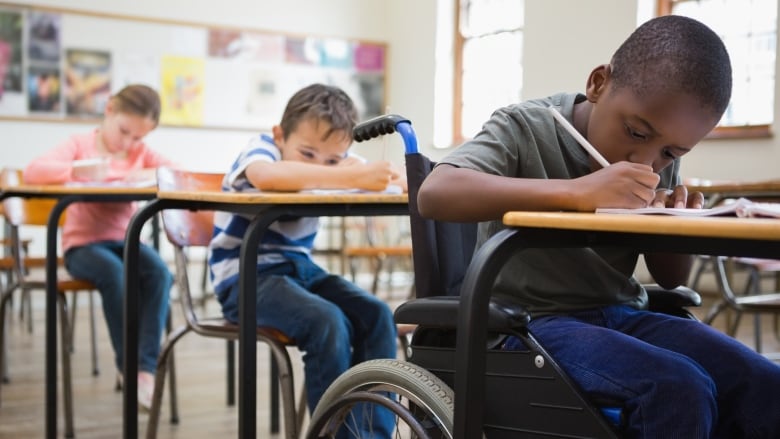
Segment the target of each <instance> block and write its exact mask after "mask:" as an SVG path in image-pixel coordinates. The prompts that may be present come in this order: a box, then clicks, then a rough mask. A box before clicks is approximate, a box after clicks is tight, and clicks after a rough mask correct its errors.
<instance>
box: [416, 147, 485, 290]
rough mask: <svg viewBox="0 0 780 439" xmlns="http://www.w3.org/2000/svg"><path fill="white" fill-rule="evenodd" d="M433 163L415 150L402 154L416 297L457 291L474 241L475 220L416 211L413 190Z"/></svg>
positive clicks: (472, 249) (426, 174) (474, 244)
mask: <svg viewBox="0 0 780 439" xmlns="http://www.w3.org/2000/svg"><path fill="white" fill-rule="evenodd" d="M434 166H435V163H434V162H431V161H430V159H428V157H426V156H424V155H423V154H420V153H419V152H415V153H407V154H406V178H407V184H408V187H409V221H410V225H411V234H412V258H413V263H414V273H415V276H414V286H415V290H416V292H417V297H429V296H457V295H460V285H461V283H462V282H463V276H464V274H465V273H466V268H467V267H468V265H469V263H470V262H471V257H472V256H473V254H474V247H475V246H476V242H477V224H476V223H453V222H445V221H434V220H431V219H428V218H423V217H422V216H421V215H420V210H419V208H418V205H417V194H418V192H419V190H420V185H422V182H423V180H425V177H427V176H428V174H429V173H430V172H431V170H432V169H433V167H434Z"/></svg>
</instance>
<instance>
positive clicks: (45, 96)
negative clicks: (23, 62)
mask: <svg viewBox="0 0 780 439" xmlns="http://www.w3.org/2000/svg"><path fill="white" fill-rule="evenodd" d="M28 17H29V18H28V20H29V22H28V26H27V29H28V33H27V109H28V110H29V111H30V113H60V114H61V113H62V80H61V76H60V74H61V69H60V47H61V23H62V16H61V15H60V14H54V13H49V12H37V11H31V12H30V13H29V15H28Z"/></svg>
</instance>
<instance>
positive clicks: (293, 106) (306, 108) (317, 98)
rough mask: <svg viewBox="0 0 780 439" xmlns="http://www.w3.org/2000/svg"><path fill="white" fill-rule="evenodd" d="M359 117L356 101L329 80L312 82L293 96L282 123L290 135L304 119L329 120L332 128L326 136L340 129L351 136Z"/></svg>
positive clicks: (285, 110) (285, 133) (283, 130)
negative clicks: (318, 82) (326, 81)
mask: <svg viewBox="0 0 780 439" xmlns="http://www.w3.org/2000/svg"><path fill="white" fill-rule="evenodd" d="M357 118H358V115H357V109H356V108H355V104H354V102H352V99H351V98H350V97H349V95H347V94H346V93H345V92H344V91H343V90H342V89H340V88H338V87H334V86H331V85H325V84H311V85H309V86H306V87H304V88H302V89H301V90H299V91H298V92H296V93H295V94H294V95H293V97H291V98H290V100H289V101H288V102H287V106H286V107H285V109H284V113H283V114H282V121H281V123H280V124H279V126H280V127H281V128H282V132H283V133H284V138H285V139H287V137H288V136H289V135H290V133H292V132H293V131H295V130H296V128H298V124H300V123H301V122H302V121H304V120H314V121H317V122H326V123H327V124H328V125H330V128H329V129H328V131H327V132H326V133H325V135H324V136H323V139H327V138H328V137H330V136H331V135H332V134H333V133H338V132H343V133H344V136H347V137H349V138H350V139H351V138H352V129H353V128H355V125H356V124H357Z"/></svg>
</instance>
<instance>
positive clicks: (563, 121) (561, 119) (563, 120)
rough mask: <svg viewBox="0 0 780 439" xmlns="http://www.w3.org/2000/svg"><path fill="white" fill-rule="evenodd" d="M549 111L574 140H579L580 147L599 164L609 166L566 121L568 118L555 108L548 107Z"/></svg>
mask: <svg viewBox="0 0 780 439" xmlns="http://www.w3.org/2000/svg"><path fill="white" fill-rule="evenodd" d="M548 109H549V110H550V113H552V115H553V117H554V118H555V120H557V121H558V123H560V124H561V126H562V127H563V128H564V129H565V130H566V131H568V132H569V134H571V135H572V136H573V137H574V139H575V140H577V142H578V143H579V144H580V145H582V147H583V148H585V151H588V154H590V156H591V157H593V158H594V159H595V160H596V161H597V162H598V164H600V165H601V166H603V167H605V168H606V167H607V166H609V162H608V161H607V159H605V158H604V156H602V155H601V154H600V153H599V152H598V150H597V149H596V148H594V147H593V145H591V144H590V142H588V140H587V139H586V138H585V137H583V136H582V134H580V132H579V131H577V129H576V128H574V126H573V125H572V124H570V123H569V121H568V120H566V118H565V117H563V115H562V114H561V113H559V112H558V110H556V109H555V108H553V107H548Z"/></svg>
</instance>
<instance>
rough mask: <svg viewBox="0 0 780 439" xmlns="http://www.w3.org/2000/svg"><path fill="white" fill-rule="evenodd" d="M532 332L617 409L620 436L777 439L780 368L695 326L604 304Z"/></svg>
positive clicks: (545, 321) (545, 322) (536, 322)
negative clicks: (619, 407) (622, 420)
mask: <svg viewBox="0 0 780 439" xmlns="http://www.w3.org/2000/svg"><path fill="white" fill-rule="evenodd" d="M529 330H530V331H531V332H532V333H533V334H534V336H535V337H536V338H537V340H538V341H539V343H540V344H541V345H542V346H544V348H545V349H546V350H547V351H548V352H549V353H550V355H551V356H552V357H553V358H554V359H555V360H556V362H557V363H558V364H559V365H560V366H561V367H562V368H563V369H564V370H565V371H566V373H567V374H568V375H569V376H570V377H571V378H572V379H573V380H574V381H575V382H576V383H577V384H578V385H579V386H580V388H582V389H583V390H584V392H585V393H586V394H588V395H589V396H591V398H592V399H594V400H607V401H619V402H622V407H623V414H624V416H625V417H626V424H627V426H626V430H625V437H637V438H686V439H694V438H737V437H739V438H778V437H780V397H778V392H780V366H778V365H777V364H774V363H772V362H771V361H769V360H767V359H766V358H765V357H763V356H761V355H760V354H757V353H756V352H754V351H753V350H751V349H749V348H748V347H747V346H745V345H743V344H742V343H740V342H739V341H737V340H735V339H733V338H731V337H728V336H726V335H725V334H723V333H721V332H718V331H716V330H715V329H713V328H711V327H709V326H707V325H704V324H702V323H700V322H697V321H695V320H690V319H681V318H677V317H672V316H668V315H665V314H659V313H654V312H649V311H639V310H636V309H633V308H630V307H627V306H609V307H604V308H599V309H594V310H589V311H583V312H577V313H572V314H569V315H555V316H548V317H541V318H537V319H533V320H532V321H531V323H530V324H529ZM514 341H515V342H516V341H517V340H516V339H515V340H514ZM509 344H512V343H511V341H510V343H509ZM508 348H509V349H511V348H512V346H508Z"/></svg>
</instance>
